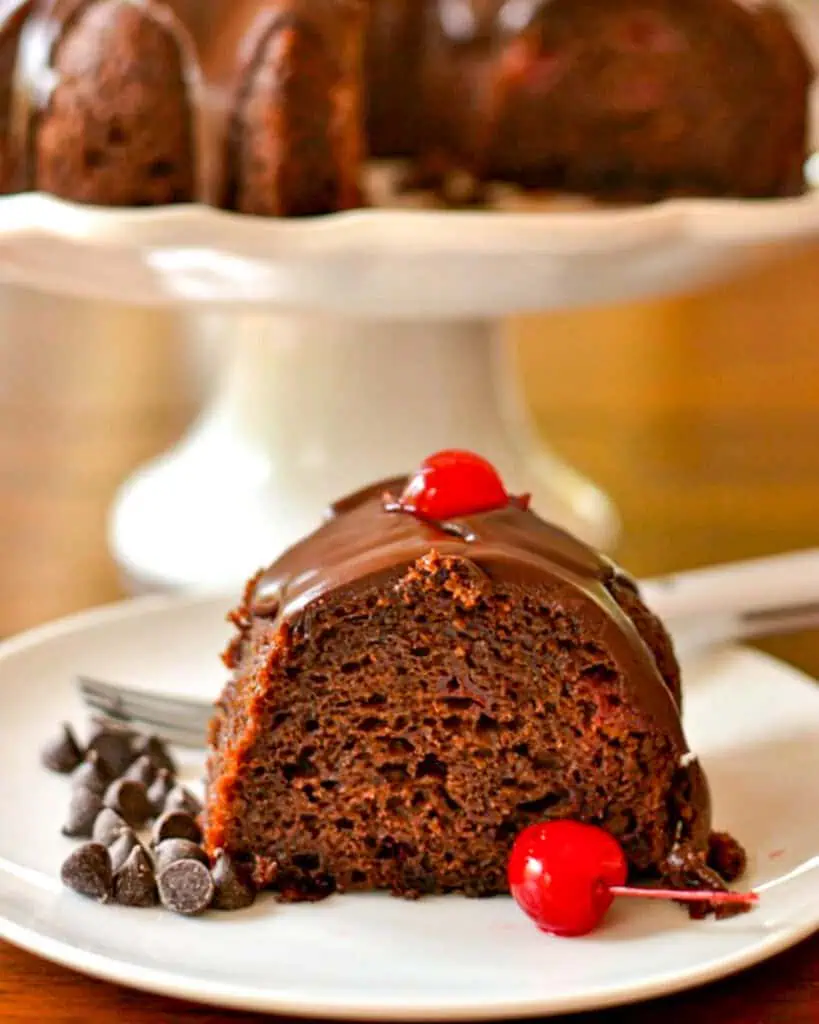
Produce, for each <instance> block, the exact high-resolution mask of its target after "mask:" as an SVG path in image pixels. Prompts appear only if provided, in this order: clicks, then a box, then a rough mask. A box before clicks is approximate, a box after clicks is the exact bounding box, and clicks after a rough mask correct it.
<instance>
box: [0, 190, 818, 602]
mask: <svg viewBox="0 0 819 1024" xmlns="http://www.w3.org/2000/svg"><path fill="white" fill-rule="evenodd" d="M816 237H819V195H817V194H816V193H812V192H811V193H808V194H806V195H805V196H802V197H800V198H798V199H792V200H777V201H772V202H719V201H707V200H706V201H697V200H679V201H671V202H667V203H658V204H655V205H654V206H650V207H633V208H625V209H623V208H620V209H582V210H578V209H569V210H566V209H563V210H561V209H550V210H549V211H548V212H547V211H540V212H535V211H531V210H529V211H526V212H522V211H521V212H513V211H505V212H499V211H492V212H489V211H468V212H467V211H462V212H451V211H449V212H441V211H426V210H413V211H409V210H391V209H369V210H361V211H352V212H349V213H344V214H338V215H336V216H332V217H327V218H320V219H317V220H313V221H272V220H265V219H262V218H253V217H241V216H237V215H233V214H228V213H224V212H220V211H217V210H212V209H207V208H203V207H197V206H190V207H174V208H160V209H150V210H136V211H131V210H126V211H123V210H111V209H97V208H93V207H83V206H77V205H74V204H70V203H65V202H61V201H59V200H56V199H53V198H49V197H47V196H42V195H22V196H11V197H6V198H2V199H0V278H2V279H5V280H10V281H15V282H19V283H22V284H26V285H28V286H34V287H36V288H39V289H40V290H47V291H53V292H60V293H64V294H70V295H78V296H85V297H99V298H104V299H107V300H117V301H128V302H130V303H138V304H148V305H162V306H170V307H173V308H175V309H177V310H178V311H179V312H180V313H181V314H182V316H183V318H185V317H186V318H187V322H188V329H189V330H190V331H191V333H192V334H193V336H194V338H201V339H202V342H203V343H204V342H207V344H208V346H209V348H211V349H214V348H215V350H216V353H217V358H218V360H220V361H221V362H220V364H219V365H218V368H217V374H216V377H217V386H216V391H215V394H214V396H213V398H212V401H211V402H210V404H209V405H208V407H207V408H206V409H205V411H204V412H203V413H202V415H201V416H200V417H199V419H198V421H197V422H196V423H195V424H194V426H193V428H192V429H191V431H190V432H189V433H188V435H187V436H186V437H185V438H184V439H183V440H182V441H181V442H180V443H179V444H177V445H176V446H175V447H174V448H173V449H172V450H171V451H169V452H167V453H166V454H164V455H163V456H161V457H160V458H159V459H157V460H155V461H154V462H152V463H151V464H149V465H148V466H145V467H144V468H142V469H141V470H139V471H138V472H137V473H136V474H135V475H134V476H133V477H132V478H131V479H130V480H128V481H126V482H125V483H124V485H123V487H122V488H121V490H120V493H119V495H118V497H117V499H116V502H115V505H114V508H113V510H112V515H111V521H110V542H111V548H112V551H113V554H114V556H115V558H116V559H117V561H118V563H119V565H120V566H121V567H122V570H123V574H124V576H125V577H126V578H127V580H128V582H129V584H130V585H131V586H132V587H133V588H140V589H144V588H149V587H150V588H165V589H171V588H173V589H176V588H204V589H216V588H219V589H222V588H230V589H231V590H232V591H234V592H235V591H236V590H237V588H238V587H239V586H240V585H241V583H242V581H243V580H244V579H245V578H246V577H247V575H248V574H249V573H251V572H253V571H254V570H255V569H257V568H258V567H259V566H261V565H263V564H265V563H266V562H269V561H270V560H272V559H273V558H275V557H276V555H277V554H278V553H279V552H280V551H281V549H282V548H283V547H284V546H285V545H286V544H288V543H290V542H291V541H293V540H294V539H296V538H297V537H299V536H300V535H301V534H303V533H305V532H306V531H308V530H310V529H311V528H313V527H314V526H315V525H316V524H317V523H318V522H320V519H321V516H322V514H323V512H324V509H325V508H326V506H327V504H328V503H329V502H330V501H331V500H332V499H334V498H336V497H337V496H339V495H341V494H344V493H345V492H348V491H351V490H354V489H356V488H358V487H360V486H362V485H363V484H366V483H369V482H371V481H373V480H376V479H378V478H380V477H383V476H392V475H394V474H396V473H400V472H404V471H410V470H412V468H413V467H414V466H415V465H416V464H417V463H418V461H419V460H420V459H422V458H423V457H424V456H426V455H428V454H430V453H431V452H433V451H435V450H437V449H440V448H448V447H465V448H471V449H474V450H476V451H479V452H481V453H482V454H484V455H486V456H487V457H488V458H490V459H491V460H492V461H493V462H495V463H496V464H497V466H498V468H499V469H500V471H501V473H502V474H503V476H504V478H505V481H506V483H507V486H508V487H509V488H510V489H512V490H514V491H518V492H525V491H530V492H532V495H533V501H534V506H535V508H537V509H538V510H539V511H540V512H542V513H543V514H544V515H546V516H550V517H552V518H553V519H555V520H557V521H558V522H560V523H563V524H565V525H566V526H568V527H569V528H570V529H572V530H574V531H576V532H577V533H579V534H580V535H581V536H583V537H585V538H586V539H587V540H589V541H591V542H592V543H593V544H596V545H597V546H599V547H604V548H606V547H610V546H611V545H612V543H613V542H614V540H615V538H616V535H617V530H618V522H617V516H616V513H615V511H614V510H613V508H612V505H611V503H610V501H609V500H608V498H607V497H606V496H605V495H604V494H602V493H601V492H600V490H598V488H597V487H595V486H594V485H593V484H592V483H590V482H589V481H587V480H584V479H583V477H582V476H581V475H580V474H579V473H577V472H575V471H574V470H573V469H572V468H571V467H569V466H567V465H566V464H565V463H564V462H562V461H561V460H560V459H559V458H558V457H557V456H556V455H555V454H554V453H553V452H551V451H550V450H549V449H548V447H547V446H546V445H545V444H544V443H543V441H542V440H541V439H540V438H539V437H538V436H537V435H536V433H535V431H534V429H533V427H532V424H531V422H530V420H529V418H528V414H527V412H526V408H525V404H524V402H523V399H522V395H521V393H520V388H519V384H518V381H517V380H516V376H515V373H514V367H513V359H512V352H511V349H510V348H509V347H505V346H504V343H503V336H502V335H503V330H502V328H503V324H504V322H505V321H506V320H507V318H509V317H511V316H514V315H515V314H520V313H534V312H540V311H545V310H555V309H566V308H568V307H572V306H575V307H581V306H591V305H599V304H605V303H613V302H627V301H630V300H635V299H641V298H646V297H649V296H655V295H660V294H663V293H666V294H667V293H671V292H674V291H680V290H683V289H690V288H693V287H697V286H699V285H702V284H704V283H706V282H709V281H713V280H715V279H717V278H720V277H725V276H727V275H730V274H733V273H735V272H736V271H737V270H739V269H740V268H742V267H745V266H747V265H748V264H749V263H750V262H751V261H753V260H756V259H761V258H766V259H767V258H769V256H770V252H771V247H772V246H779V247H780V248H787V247H792V246H794V245H796V244H800V243H804V242H806V241H808V240H811V239H813V238H816ZM111 343H112V344H116V339H115V338H112V339H111ZM554 367H555V372H556V373H559V372H560V353H559V352H557V351H556V352H555V353H554Z"/></svg>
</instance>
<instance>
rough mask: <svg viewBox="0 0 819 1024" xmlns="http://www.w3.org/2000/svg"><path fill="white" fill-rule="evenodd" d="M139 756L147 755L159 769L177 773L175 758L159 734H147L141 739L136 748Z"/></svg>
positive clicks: (135, 750)
mask: <svg viewBox="0 0 819 1024" xmlns="http://www.w3.org/2000/svg"><path fill="white" fill-rule="evenodd" d="M134 753H135V754H136V756H137V757H147V758H150V760H151V761H152V762H153V765H154V768H155V769H156V770H157V771H160V770H161V769H163V768H164V769H165V771H166V772H170V774H171V775H176V774H177V769H176V764H175V763H174V759H173V758H172V757H171V755H170V754H169V753H168V748H167V747H166V746H165V744H164V743H163V742H162V740H161V739H160V738H159V737H158V736H146V737H144V738H143V739H141V740H139V741H138V742H137V744H136V747H135V748H134Z"/></svg>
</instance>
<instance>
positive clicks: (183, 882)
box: [157, 860, 214, 916]
mask: <svg viewBox="0 0 819 1024" xmlns="http://www.w3.org/2000/svg"><path fill="white" fill-rule="evenodd" d="M157 886H158V888H159V898H160V900H161V901H162V905H163V906H165V907H167V908H168V910H172V911H174V913H176V914H185V915H187V916H192V915H194V914H201V913H202V912H203V911H204V910H207V909H208V907H209V906H210V904H211V901H212V900H213V894H214V886H213V879H212V878H211V877H210V871H208V869H207V868H206V867H205V865H204V864H200V863H199V861H197V860H176V861H174V862H173V864H169V865H168V867H166V868H165V869H164V870H163V871H161V872H160V873H159V878H158V879H157Z"/></svg>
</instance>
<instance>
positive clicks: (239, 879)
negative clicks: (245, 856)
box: [211, 850, 256, 910]
mask: <svg viewBox="0 0 819 1024" xmlns="http://www.w3.org/2000/svg"><path fill="white" fill-rule="evenodd" d="M211 876H212V878H213V885H214V888H215V890H216V893H215V895H214V898H213V905H214V907H215V908H216V909H217V910H243V909H244V908H245V907H249V906H250V905H251V903H253V901H254V900H255V899H256V888H255V886H254V885H253V881H252V879H251V877H250V872H249V871H248V870H247V869H246V868H245V867H244V866H243V865H241V864H237V863H236V862H235V861H234V860H233V858H232V857H231V856H230V854H228V853H225V851H224V850H219V851H218V853H217V854H216V863H215V864H214V865H213V871H211Z"/></svg>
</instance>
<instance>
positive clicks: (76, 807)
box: [62, 789, 102, 839]
mask: <svg viewBox="0 0 819 1024" xmlns="http://www.w3.org/2000/svg"><path fill="white" fill-rule="evenodd" d="M101 810H102V797H101V796H100V795H99V793H92V792H91V790H90V789H75V790H74V792H73V793H72V794H71V802H70V803H69V805H68V814H67V816H66V819H65V824H64V825H63V827H62V833H63V835H64V836H71V838H72V839H90V838H91V833H92V832H93V829H94V822H95V821H96V820H97V815H98V814H99V813H100V811H101Z"/></svg>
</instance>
